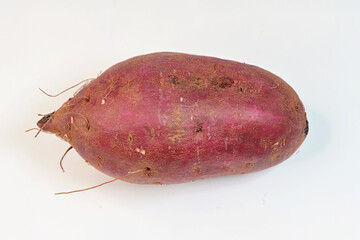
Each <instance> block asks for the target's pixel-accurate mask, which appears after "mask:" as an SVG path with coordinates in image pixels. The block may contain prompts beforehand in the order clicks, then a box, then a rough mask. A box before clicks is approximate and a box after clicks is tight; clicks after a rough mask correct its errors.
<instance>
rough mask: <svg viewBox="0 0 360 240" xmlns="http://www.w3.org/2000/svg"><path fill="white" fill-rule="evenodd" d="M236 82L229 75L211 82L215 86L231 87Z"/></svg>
mask: <svg viewBox="0 0 360 240" xmlns="http://www.w3.org/2000/svg"><path fill="white" fill-rule="evenodd" d="M233 83H234V80H232V79H231V78H230V77H228V76H224V77H220V78H218V79H215V80H213V81H212V82H211V84H212V85H213V86H214V88H215V89H216V88H223V89H224V88H229V87H231V86H232V84H233Z"/></svg>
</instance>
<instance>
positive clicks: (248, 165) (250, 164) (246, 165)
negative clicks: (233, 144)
mask: <svg viewBox="0 0 360 240" xmlns="http://www.w3.org/2000/svg"><path fill="white" fill-rule="evenodd" d="M252 165H253V164H252V163H250V162H248V163H246V164H245V167H247V168H249V167H252Z"/></svg>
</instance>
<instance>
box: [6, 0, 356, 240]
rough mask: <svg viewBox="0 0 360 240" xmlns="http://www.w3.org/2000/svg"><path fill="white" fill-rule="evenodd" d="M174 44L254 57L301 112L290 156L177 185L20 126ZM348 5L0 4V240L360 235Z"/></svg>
mask: <svg viewBox="0 0 360 240" xmlns="http://www.w3.org/2000/svg"><path fill="white" fill-rule="evenodd" d="M157 51H176V52H185V53H193V54H200V55H208V56H215V57H220V58H225V59H232V60H236V61H240V62H246V63H250V64H254V65H257V66H260V67H263V68H265V69H267V70H270V71H271V72H273V73H275V74H277V75H279V76H280V77H282V78H283V79H284V80H286V81H287V82H288V83H289V84H290V85H291V86H292V87H293V88H294V89H295V90H296V91H297V93H298V94H299V96H300V98H301V99H302V101H303V103H304V105H305V107H306V110H307V113H308V119H309V122H310V132H309V135H308V138H307V139H306V141H305V142H304V144H303V145H302V146H301V148H300V151H299V152H298V154H296V155H294V156H292V157H291V158H290V159H289V160H287V161H285V162H284V163H282V164H280V165H278V166H276V167H274V168H271V169H268V170H265V171H262V172H257V173H253V174H248V175H239V176H232V177H220V178H213V179H207V180H202V181H197V182H192V183H186V184H178V185H162V186H159V185H135V184H129V183H125V182H121V181H117V182H115V183H112V184H109V185H106V186H103V187H101V188H98V189H95V190H91V191H87V192H82V193H75V194H71V195H63V196H55V195H54V192H58V191H66V190H74V189H78V188H84V187H89V186H93V185H96V184H99V183H101V182H103V181H106V180H109V179H110V178H109V177H108V176H105V175H103V174H101V173H100V172H97V171H96V170H95V169H94V168H92V167H91V166H89V165H87V164H86V163H85V162H84V160H82V159H81V158H80V157H79V156H78V155H77V154H76V152H75V151H71V152H69V154H68V155H67V156H66V158H65V161H64V166H65V169H66V172H65V173H62V172H61V170H60V168H59V163H58V162H59V159H60V157H61V155H62V154H63V153H64V151H65V150H66V149H67V147H68V144H67V143H65V142H63V141H61V140H59V139H58V138H56V137H55V136H51V135H47V134H40V135H39V137H38V138H36V139H35V138H34V134H35V133H34V132H31V133H27V134H26V133H24V130H26V129H28V128H31V127H35V126H36V125H35V124H36V121H37V120H38V119H39V117H38V116H37V114H38V113H49V112H51V111H53V110H55V109H57V108H58V107H59V106H60V105H61V104H62V103H63V102H64V101H66V100H67V98H69V97H70V96H71V95H72V93H73V92H74V91H75V90H74V91H72V92H68V93H66V94H63V95H61V96H60V97H57V98H49V97H47V96H45V95H44V94H42V93H41V92H40V91H39V90H38V87H41V88H43V89H45V90H47V91H48V92H50V93H57V92H60V91H61V90H63V89H65V88H67V87H69V86H71V85H74V84H75V83H78V82H79V81H81V80H83V79H86V78H90V77H96V76H97V75H98V74H99V72H100V71H104V70H106V69H107V68H108V67H110V66H111V65H113V64H115V63H117V62H119V61H123V60H125V59H127V58H130V57H133V56H136V55H140V54H145V53H150V52H157ZM359 56H360V3H359V1H356V0H354V1H346V0H342V1H340V0H339V1H331V0H327V1H325V0H324V1H316V0H306V1H267V0H263V1H261V0H255V1H253V0H252V1H225V0H223V1H194V0H193V1H186V0H181V1H136V0H135V1H120V0H118V1H115V0H111V1H110V0H108V1H104V0H102V1H58V0H56V1H40V0H32V1H4V0H2V1H1V3H0V81H1V95H0V97H1V99H0V109H1V117H0V123H1V128H0V132H1V137H0V149H1V152H0V153H1V154H0V159H1V165H0V166H1V168H0V171H1V174H0V184H1V196H0V239H4V240H7V239H87V240H90V239H96V240H98V239H156V240H161V239H182V240H183V239H277V240H279V239H291V240H293V239H295V240H297V239H311V240H312V239H360V219H359V218H360V207H359V203H360V191H359V189H360V187H359V184H360V173H359V172H360V157H359V151H358V150H359V149H360V146H359V144H360V128H359V123H360V94H359V93H360V77H359V68H360V64H359Z"/></svg>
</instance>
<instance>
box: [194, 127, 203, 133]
mask: <svg viewBox="0 0 360 240" xmlns="http://www.w3.org/2000/svg"><path fill="white" fill-rule="evenodd" d="M201 131H202V126H201V125H199V126H197V128H196V130H195V132H196V133H199V132H201Z"/></svg>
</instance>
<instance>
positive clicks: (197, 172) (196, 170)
mask: <svg viewBox="0 0 360 240" xmlns="http://www.w3.org/2000/svg"><path fill="white" fill-rule="evenodd" d="M191 171H192V172H193V173H194V174H199V173H200V171H201V170H200V168H199V167H195V168H193V169H191Z"/></svg>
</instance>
